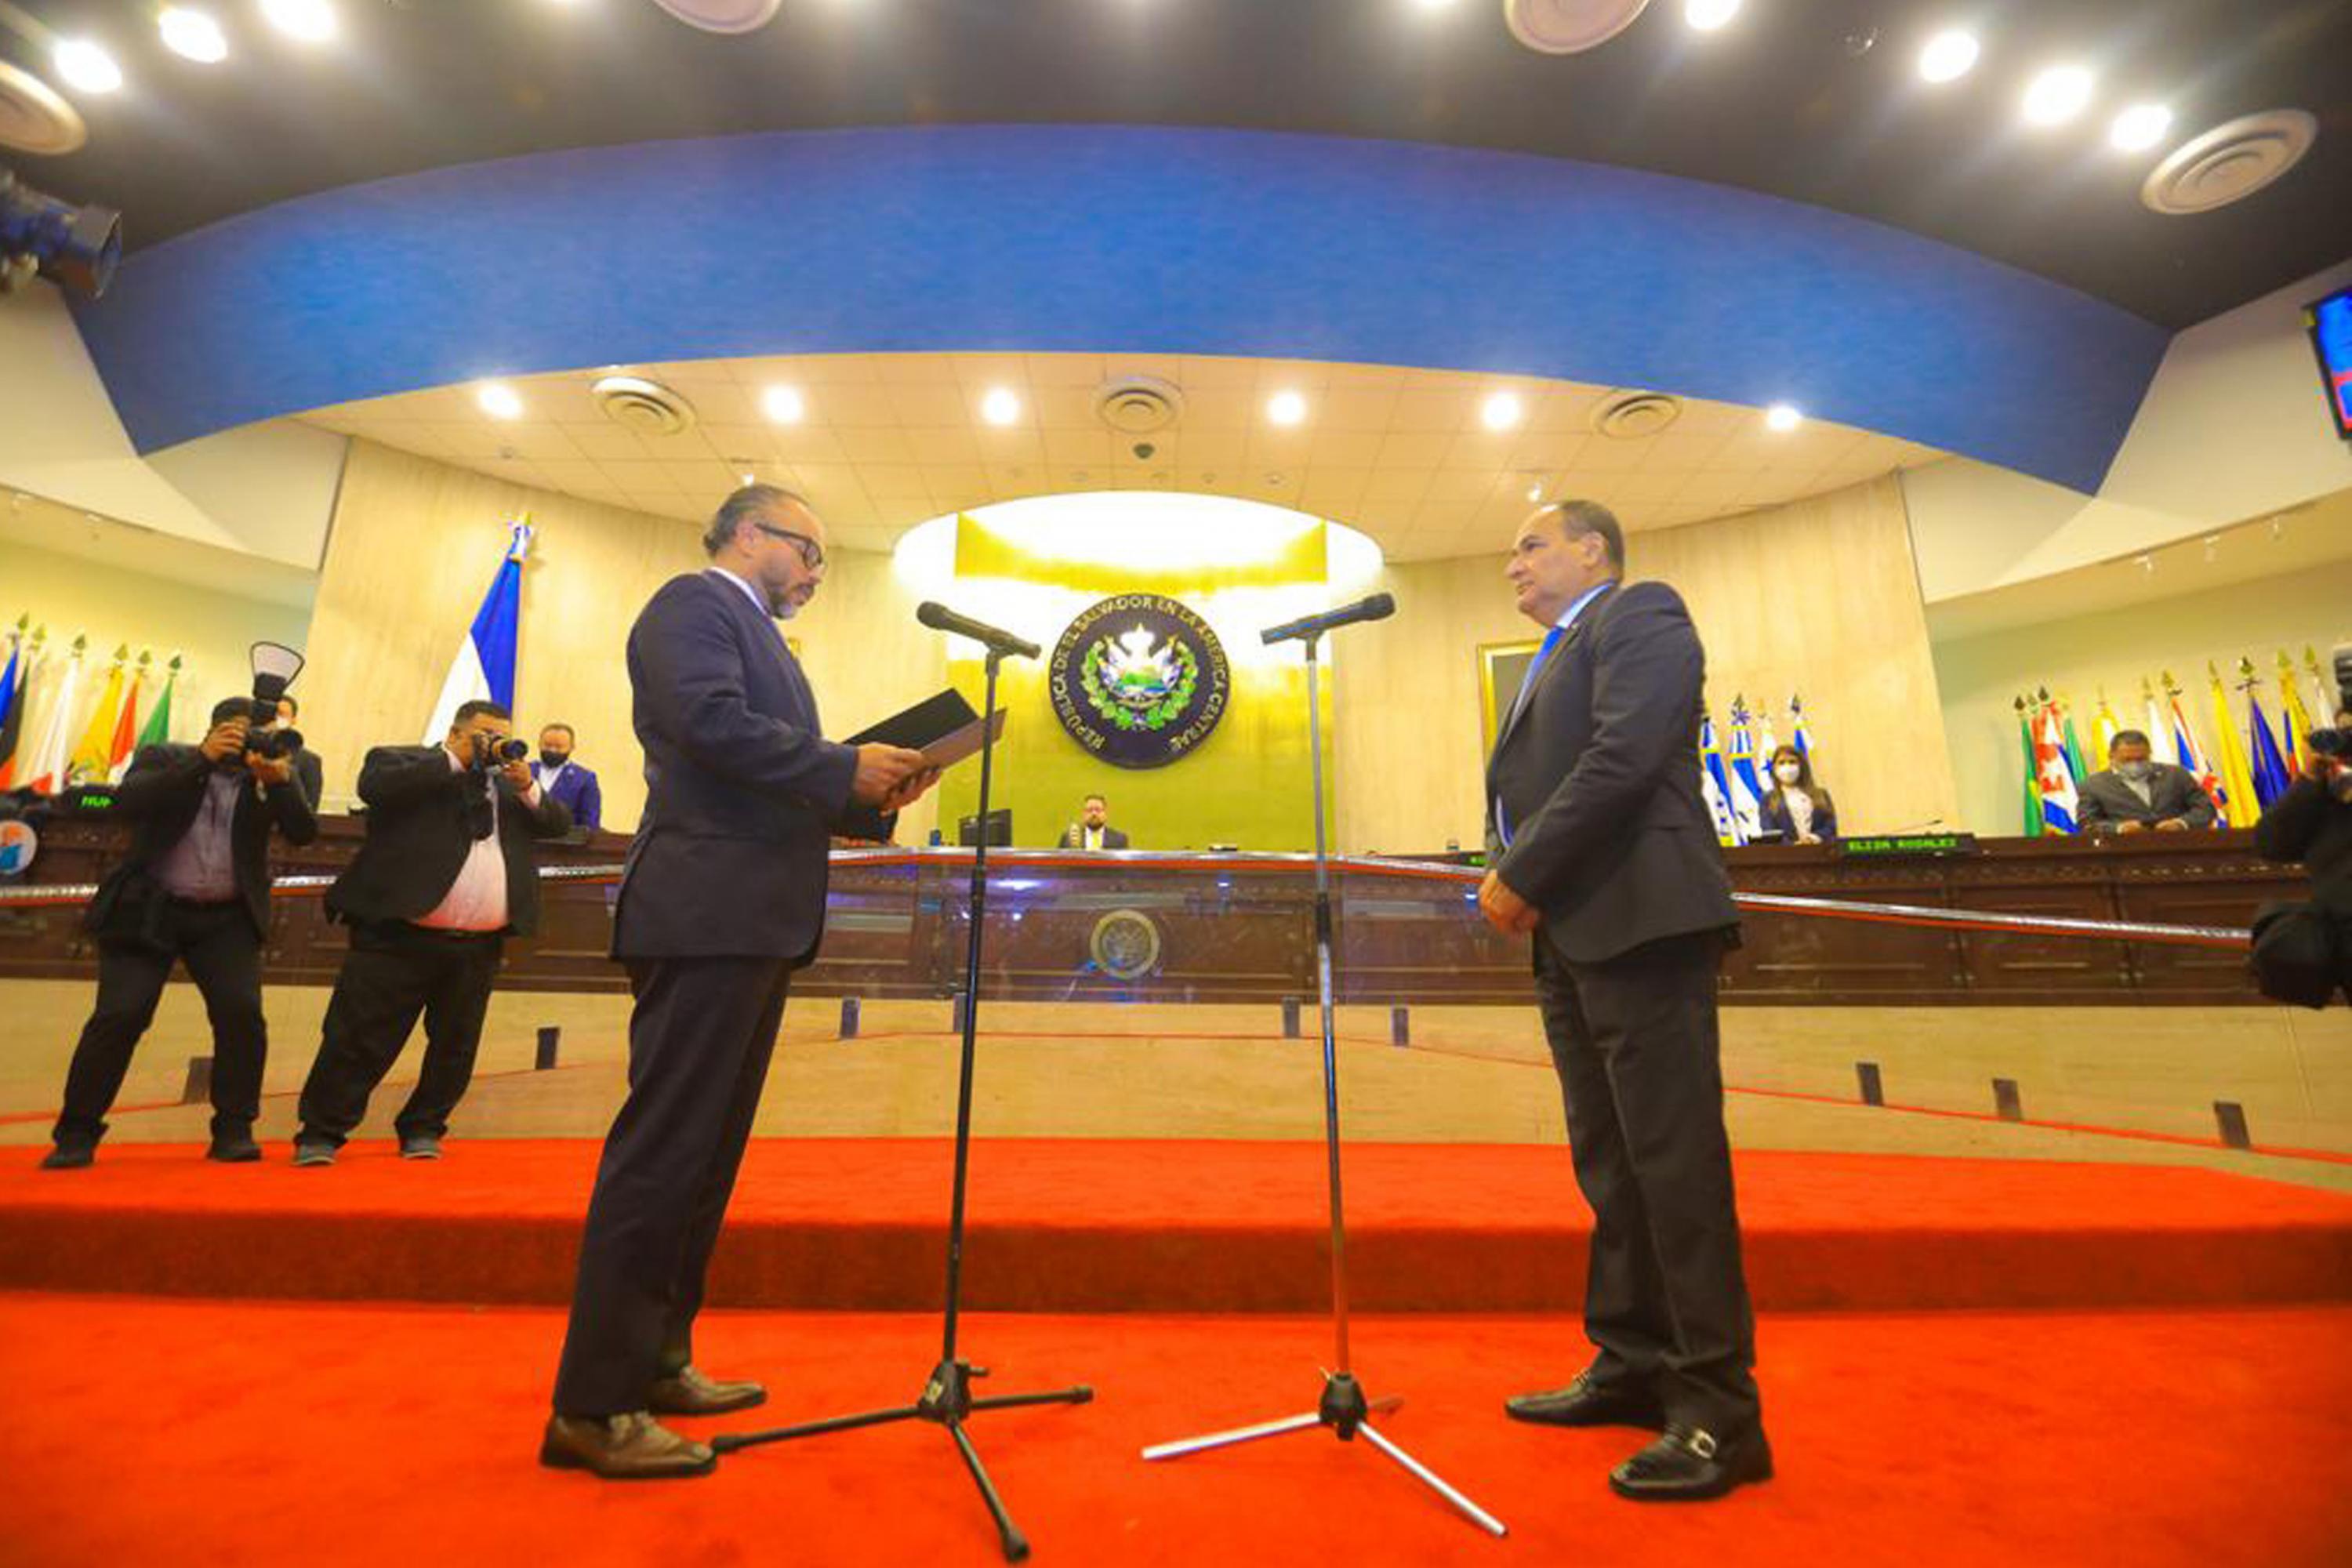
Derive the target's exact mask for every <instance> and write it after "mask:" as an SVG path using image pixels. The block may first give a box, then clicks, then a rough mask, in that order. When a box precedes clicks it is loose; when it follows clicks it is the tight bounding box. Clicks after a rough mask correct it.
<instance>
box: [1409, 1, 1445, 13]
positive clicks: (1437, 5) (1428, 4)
mask: <svg viewBox="0 0 2352 1568" xmlns="http://www.w3.org/2000/svg"><path fill="white" fill-rule="evenodd" d="M1412 8H1413V9H1414V10H1416V11H1450V10H1452V9H1453V8H1454V0H1412Z"/></svg>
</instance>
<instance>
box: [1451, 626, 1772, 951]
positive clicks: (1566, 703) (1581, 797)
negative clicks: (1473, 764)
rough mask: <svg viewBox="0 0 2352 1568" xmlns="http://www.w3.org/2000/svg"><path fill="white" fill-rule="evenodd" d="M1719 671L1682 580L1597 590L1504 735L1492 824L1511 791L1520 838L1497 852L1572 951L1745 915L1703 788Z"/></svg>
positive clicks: (1492, 792) (1606, 947)
mask: <svg viewBox="0 0 2352 1568" xmlns="http://www.w3.org/2000/svg"><path fill="white" fill-rule="evenodd" d="M1603 668H1605V669H1606V671H1607V675H1608V679H1606V680H1601V679H1597V676H1598V674H1599V673H1600V672H1601V670H1602V669H1603ZM1705 678H1706V655H1705V654H1704V653H1703V652H1702V651H1701V649H1700V647H1699V641H1698V633H1697V631H1696V629H1695V628H1694V627H1693V626H1691V621H1690V615H1689V612H1688V611H1686V610H1685V609H1684V607H1683V601H1682V596H1681V595H1678V594H1676V593H1675V591H1674V590H1673V589H1672V588H1669V587H1667V586H1666V585H1665V584H1663V583H1633V584H1625V585H1622V586H1620V587H1615V588H1612V589H1609V590H1607V591H1605V592H1603V593H1602V594H1601V596H1600V597H1599V598H1597V599H1594V600H1593V601H1592V602H1591V604H1589V605H1585V606H1584V609H1583V612H1582V613H1581V614H1580V615H1579V616H1577V618H1576V624H1575V625H1574V626H1572V627H1571V628H1570V631H1569V634H1568V636H1567V637H1565V638H1563V639H1562V640H1561V642H1560V644H1559V647H1557V648H1556V649H1555V650H1554V651H1553V653H1552V656H1551V658H1549V659H1547V660H1546V661H1545V662H1544V666H1543V668H1542V669H1541V670H1540V671H1538V674H1537V676H1536V684H1535V687H1534V689H1532V690H1530V691H1528V694H1527V700H1525V701H1523V702H1521V703H1520V704H1519V705H1518V707H1517V710H1515V711H1514V712H1512V714H1511V715H1510V716H1509V718H1508V719H1507V721H1505V723H1504V726H1503V731H1502V733H1501V734H1500V735H1499V736H1497V737H1496V742H1495V754H1494V756H1493V757H1492V758H1490V759H1489V760H1488V762H1487V764H1486V820H1487V824H1488V832H1489V834H1490V835H1491V834H1492V833H1493V832H1494V830H1495V829H1494V824H1495V822H1496V815H1495V812H1496V805H1497V804H1498V803H1499V805H1501V807H1502V810H1503V814H1504V818H1505V819H1506V820H1507V821H1508V823H1509V824H1510V828H1511V843H1510V846H1509V847H1508V848H1507V849H1502V850H1501V851H1500V853H1499V856H1498V857H1497V858H1492V859H1491V860H1490V863H1491V864H1492V865H1494V866H1495V868H1496V869H1497V870H1498V871H1499V872H1500V873H1501V875H1502V879H1503V881H1504V882H1505V883H1506V884H1507V885H1508V886H1509V888H1510V889H1511V890H1512V891H1513V892H1516V893H1517V894H1518V895H1519V896H1520V897H1521V898H1523V899H1525V900H1528V902H1529V903H1531V904H1534V905H1536V906H1537V907H1538V909H1540V910H1542V911H1543V926H1542V931H1543V934H1544V935H1545V936H1546V937H1547V938H1548V939H1549V941H1550V942H1551V943H1552V945H1553V947H1554V948H1555V949H1557V950H1558V951H1559V953H1560V955H1561V956H1562V957H1564V958H1566V959H1568V960H1570V961H1571V962H1573V963H1601V962H1603V961H1605V960H1608V959H1611V958H1614V957H1617V956H1618V955H1620V954H1621V953H1623V952H1626V951H1628V950H1629V949H1632V948H1634V947H1638V946H1640V945H1641V944H1642V943H1643V942H1654V941H1656V940H1657V939H1658V938H1660V937H1665V936H1676V935H1681V934H1685V933H1688V932H1694V931H1714V930H1723V929H1727V928H1730V927H1733V926H1736V925H1738V921H1739V916H1738V911H1737V910H1735V909H1734V907H1733V905H1732V902H1731V882H1730V879H1729V878H1728V877H1727V876H1726V875H1725V874H1724V869H1723V854H1722V851H1721V849H1720V848H1719V847H1718V846H1717V843H1716V839H1715V820H1714V818H1713V817H1712V816H1710V815H1709V814H1708V812H1707V808H1706V797H1705V796H1704V795H1701V793H1700V791H1699V762H1698V733H1699V719H1700V715H1701V709H1700V687H1701V685H1702V683H1703V682H1704V680H1705Z"/></svg>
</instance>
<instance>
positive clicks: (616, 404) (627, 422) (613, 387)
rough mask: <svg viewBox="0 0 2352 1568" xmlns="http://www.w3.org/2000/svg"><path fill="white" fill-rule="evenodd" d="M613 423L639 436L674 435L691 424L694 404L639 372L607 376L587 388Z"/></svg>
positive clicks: (692, 425)
mask: <svg viewBox="0 0 2352 1568" xmlns="http://www.w3.org/2000/svg"><path fill="white" fill-rule="evenodd" d="M588 395H589V396H591V397H593V398H594V399H595V400H596V406H597V408H598V409H599V410H601V411H602V412H603V414H604V417H605V418H607V419H610V420H611V421H612V422H613V423H614V424H615V425H620V426H625V427H627V428H628V429H631V430H635V432H636V433H637V434H638V435H640V436H675V435H677V434H678V433H679V432H680V431H682V430H690V429H692V428H693V427H694V405H693V404H691V403H688V401H687V400H686V399H685V398H683V397H680V396H679V395H677V393H675V392H672V391H671V390H670V389H669V388H668V387H667V386H664V385H663V384H661V383H660V382H657V381H647V380H646V379H645V377H643V376H638V375H607V376H604V377H601V378H599V379H598V380H597V381H596V383H595V384H593V385H592V386H590V387H589V389H588Z"/></svg>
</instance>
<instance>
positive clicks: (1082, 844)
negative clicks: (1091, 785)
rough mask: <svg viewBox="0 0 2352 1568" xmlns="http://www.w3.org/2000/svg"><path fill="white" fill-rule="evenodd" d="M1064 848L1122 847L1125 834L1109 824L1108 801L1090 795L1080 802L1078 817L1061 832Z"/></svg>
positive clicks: (1124, 845)
mask: <svg viewBox="0 0 2352 1568" xmlns="http://www.w3.org/2000/svg"><path fill="white" fill-rule="evenodd" d="M1062 847H1063V848H1065V849H1124V848H1126V847H1127V835H1126V834H1124V833H1121V832H1120V831H1119V830H1118V828H1116V827H1113V826H1111V825H1110V802H1108V801H1107V800H1105V799H1104V798H1103V797H1102V796H1100V795H1088V796H1087V798H1086V799H1085V800H1084V801H1083V802H1081V803H1080V805H1079V807H1078V819H1077V820H1076V822H1073V823H1072V824H1070V826H1068V827H1066V828H1065V829H1064V830H1063V832H1062Z"/></svg>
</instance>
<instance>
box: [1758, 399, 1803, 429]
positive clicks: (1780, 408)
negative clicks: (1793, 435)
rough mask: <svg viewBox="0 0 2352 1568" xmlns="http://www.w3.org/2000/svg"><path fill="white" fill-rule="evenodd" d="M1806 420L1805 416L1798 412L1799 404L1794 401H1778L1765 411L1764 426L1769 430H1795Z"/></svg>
mask: <svg viewBox="0 0 2352 1568" xmlns="http://www.w3.org/2000/svg"><path fill="white" fill-rule="evenodd" d="M1804 422H1805V416H1803V415H1801V414H1800V413H1798V412H1797V405H1795V404H1793V403H1776V404H1774V405H1772V406H1771V407H1769V408H1767V409H1766V410H1765V411H1764V427H1765V428H1766V429H1767V430H1794V429H1795V428H1796V427H1797V426H1800V425H1802V424H1803V423H1804Z"/></svg>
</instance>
